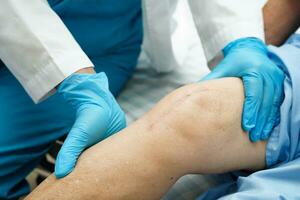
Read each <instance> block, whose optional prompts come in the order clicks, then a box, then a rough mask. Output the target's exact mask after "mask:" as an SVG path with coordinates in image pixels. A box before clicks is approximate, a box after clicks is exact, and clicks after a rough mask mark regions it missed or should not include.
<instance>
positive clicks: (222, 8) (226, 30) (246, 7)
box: [189, 0, 266, 62]
mask: <svg viewBox="0 0 300 200" xmlns="http://www.w3.org/2000/svg"><path fill="white" fill-rule="evenodd" d="M265 3H266V1H265V0H241V1H237V0H189V4H190V8H191V11H192V14H193V18H194V21H195V24H196V27H197V30H198V33H199V36H200V39H201V43H202V46H203V49H204V53H205V56H206V58H207V61H208V62H210V61H212V60H213V59H215V58H216V56H218V55H221V50H222V49H223V48H224V47H225V46H226V45H227V44H228V43H230V42H232V41H233V40H236V39H238V38H242V37H257V38H260V39H262V40H264V26H263V12H262V8H263V6H264V4H265Z"/></svg>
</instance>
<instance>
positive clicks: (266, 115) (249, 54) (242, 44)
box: [203, 38, 284, 142]
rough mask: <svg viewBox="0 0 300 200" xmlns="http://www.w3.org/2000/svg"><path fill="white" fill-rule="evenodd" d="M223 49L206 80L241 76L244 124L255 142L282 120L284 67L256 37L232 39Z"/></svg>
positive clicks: (265, 135) (263, 137)
mask: <svg viewBox="0 0 300 200" xmlns="http://www.w3.org/2000/svg"><path fill="white" fill-rule="evenodd" d="M223 53H224V56H225V57H224V59H223V61H222V62H221V63H220V64H219V65H218V66H217V67H216V68H215V69H214V70H213V71H212V72H211V73H210V74H208V75H207V76H206V77H204V79H203V80H210V79H216V78H221V77H239V78H242V80H243V83H244V89H245V103H244V108H243V117H242V127H243V129H244V130H245V131H247V132H249V134H250V135H249V137H250V140H251V141H253V142H257V141H259V140H266V139H268V138H269V136H270V134H271V131H272V130H273V128H274V127H275V126H277V125H278V123H279V120H280V105H281V103H282V101H283V98H284V94H283V80H284V73H283V71H282V70H281V69H279V68H278V67H277V66H276V65H275V64H274V63H273V62H272V61H271V60H270V59H269V57H268V50H267V47H266V46H265V44H264V43H263V42H262V41H261V40H259V39H256V38H242V39H239V40H236V41H234V42H231V43H230V44H229V45H227V46H226V47H225V48H224V50H223Z"/></svg>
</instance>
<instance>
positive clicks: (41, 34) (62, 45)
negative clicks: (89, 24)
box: [0, 0, 93, 102]
mask: <svg viewBox="0 0 300 200" xmlns="http://www.w3.org/2000/svg"><path fill="white" fill-rule="evenodd" d="M0 59H1V60H2V61H3V62H4V63H5V64H6V66H7V67H8V68H9V70H10V71H11V72H12V73H13V75H14V76H15V77H16V78H17V79H18V81H19V82H20V83H21V84H22V86H23V87H24V89H25V90H26V91H27V93H28V94H29V95H30V96H31V98H32V99H33V100H34V102H39V101H41V100H42V99H44V98H46V97H47V96H49V95H50V94H52V93H53V92H54V91H55V89H54V88H55V87H56V86H57V85H58V84H59V83H60V82H62V81H63V80H64V79H65V78H66V77H68V76H69V75H71V74H72V73H74V72H76V71H78V70H79V69H82V68H86V67H92V66H93V64H92V62H91V61H90V60H89V58H88V57H87V55H86V54H85V53H84V52H83V50H82V49H81V48H80V46H79V45H78V43H77V42H76V41H75V39H74V38H73V37H72V35H71V33H70V32H69V31H68V29H67V28H66V26H65V25H64V24H63V22H62V21H61V19H60V18H59V17H58V16H57V15H56V13H55V12H54V11H53V10H52V9H51V8H50V6H49V5H48V3H47V1H46V0H30V1H24V0H1V3H0Z"/></svg>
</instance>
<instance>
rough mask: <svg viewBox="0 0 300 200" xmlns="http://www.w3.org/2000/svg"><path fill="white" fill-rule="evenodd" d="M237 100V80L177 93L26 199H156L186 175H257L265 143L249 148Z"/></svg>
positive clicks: (239, 93)
mask: <svg viewBox="0 0 300 200" xmlns="http://www.w3.org/2000/svg"><path fill="white" fill-rule="evenodd" d="M243 100H244V91H243V85H242V82H241V81H240V80H239V79H235V78H227V79H220V80H213V81H209V82H205V83H201V84H192V85H188V86H185V87H183V88H180V89H178V90H176V91H174V92H173V93H171V94H170V95H168V96H167V97H165V98H164V99H163V100H162V101H160V102H159V103H158V104H157V105H156V106H155V107H154V108H153V109H152V110H151V111H150V112H149V113H147V114H146V115H145V116H144V117H142V118H141V119H140V120H138V121H137V122H135V123H134V124H132V125H131V126H130V127H128V128H127V129H125V130H124V131H122V132H120V133H119V134H117V135H115V136H113V137H111V138H109V139H107V140H105V141H103V142H101V143H99V144H97V145H95V146H94V147H92V148H90V149H89V150H87V151H86V152H85V153H84V154H83V155H82V156H81V158H80V160H79V162H78V164H77V167H76V169H75V171H74V172H73V173H71V174H70V175H69V176H68V177H66V178H65V179H62V180H56V179H55V178H54V177H53V176H51V177H50V178H48V179H47V180H46V181H45V182H44V183H43V184H41V186H40V187H38V188H37V190H36V191H34V192H33V193H32V194H31V195H30V196H29V197H28V199H72V200H73V199H130V200H132V199H159V198H160V197H161V196H162V195H163V194H164V193H165V192H166V191H167V190H168V189H169V187H170V186H171V185H172V184H173V183H174V182H175V181H176V180H177V179H178V178H179V177H181V176H182V175H185V174H188V173H220V172H229V171H234V170H242V169H246V170H247V169H248V170H259V169H263V168H264V167H265V143H264V142H260V143H256V144H254V143H251V142H250V141H249V139H248V135H247V133H245V132H243V131H242V129H241V113H242V106H243Z"/></svg>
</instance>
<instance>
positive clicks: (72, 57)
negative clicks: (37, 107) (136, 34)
mask: <svg viewBox="0 0 300 200" xmlns="http://www.w3.org/2000/svg"><path fill="white" fill-rule="evenodd" d="M177 1H178V0H143V17H144V29H145V31H144V34H145V40H144V47H145V51H146V53H147V55H148V56H149V58H150V60H151V62H152V64H153V66H154V68H155V69H156V70H157V71H160V72H166V71H170V70H172V68H173V67H174V66H176V65H177V63H176V59H175V58H174V53H173V51H172V43H171V32H172V30H171V29H172V26H171V20H172V19H171V16H172V11H173V10H174V8H175V6H176V4H177ZM188 1H189V5H190V8H191V11H192V14H193V17H194V21H195V24H196V27H197V30H198V34H199V37H200V39H201V42H202V46H203V48H204V53H205V56H206V58H207V60H208V61H212V60H213V59H214V58H216V57H217V56H218V55H220V52H221V49H222V48H223V47H224V46H225V45H226V44H228V43H229V42H231V41H233V40H235V39H237V38H240V37H249V36H252V37H258V38H261V39H264V31H263V19H262V7H263V5H264V3H265V0H243V1H237V0H188ZM0 59H1V60H2V61H3V62H4V63H5V64H6V66H7V67H8V68H9V70H10V71H11V72H12V73H13V74H14V76H15V77H16V78H17V79H18V80H19V82H20V83H21V84H22V86H23V87H24V89H25V90H26V91H27V93H28V94H29V95H30V96H31V97H32V99H33V100H34V101H35V102H40V101H41V100H42V99H44V98H46V97H47V96H49V95H50V94H52V93H53V92H55V86H57V85H58V84H59V83H60V82H61V81H63V80H64V79H65V78H66V77H68V76H69V75H70V74H72V73H74V72H76V71H77V70H79V69H82V68H86V67H90V66H93V64H92V62H91V61H90V60H89V58H88V57H87V56H86V54H85V53H84V52H83V51H82V49H81V48H80V46H79V45H78V44H77V42H76V41H75V40H74V38H73V37H72V35H71V33H70V32H69V31H68V29H67V28H66V27H65V26H64V24H63V23H62V21H61V20H60V19H59V17H58V16H57V15H56V14H55V12H53V11H52V10H51V8H50V7H49V5H48V3H47V1H46V0H30V1H24V0H1V2H0Z"/></svg>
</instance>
